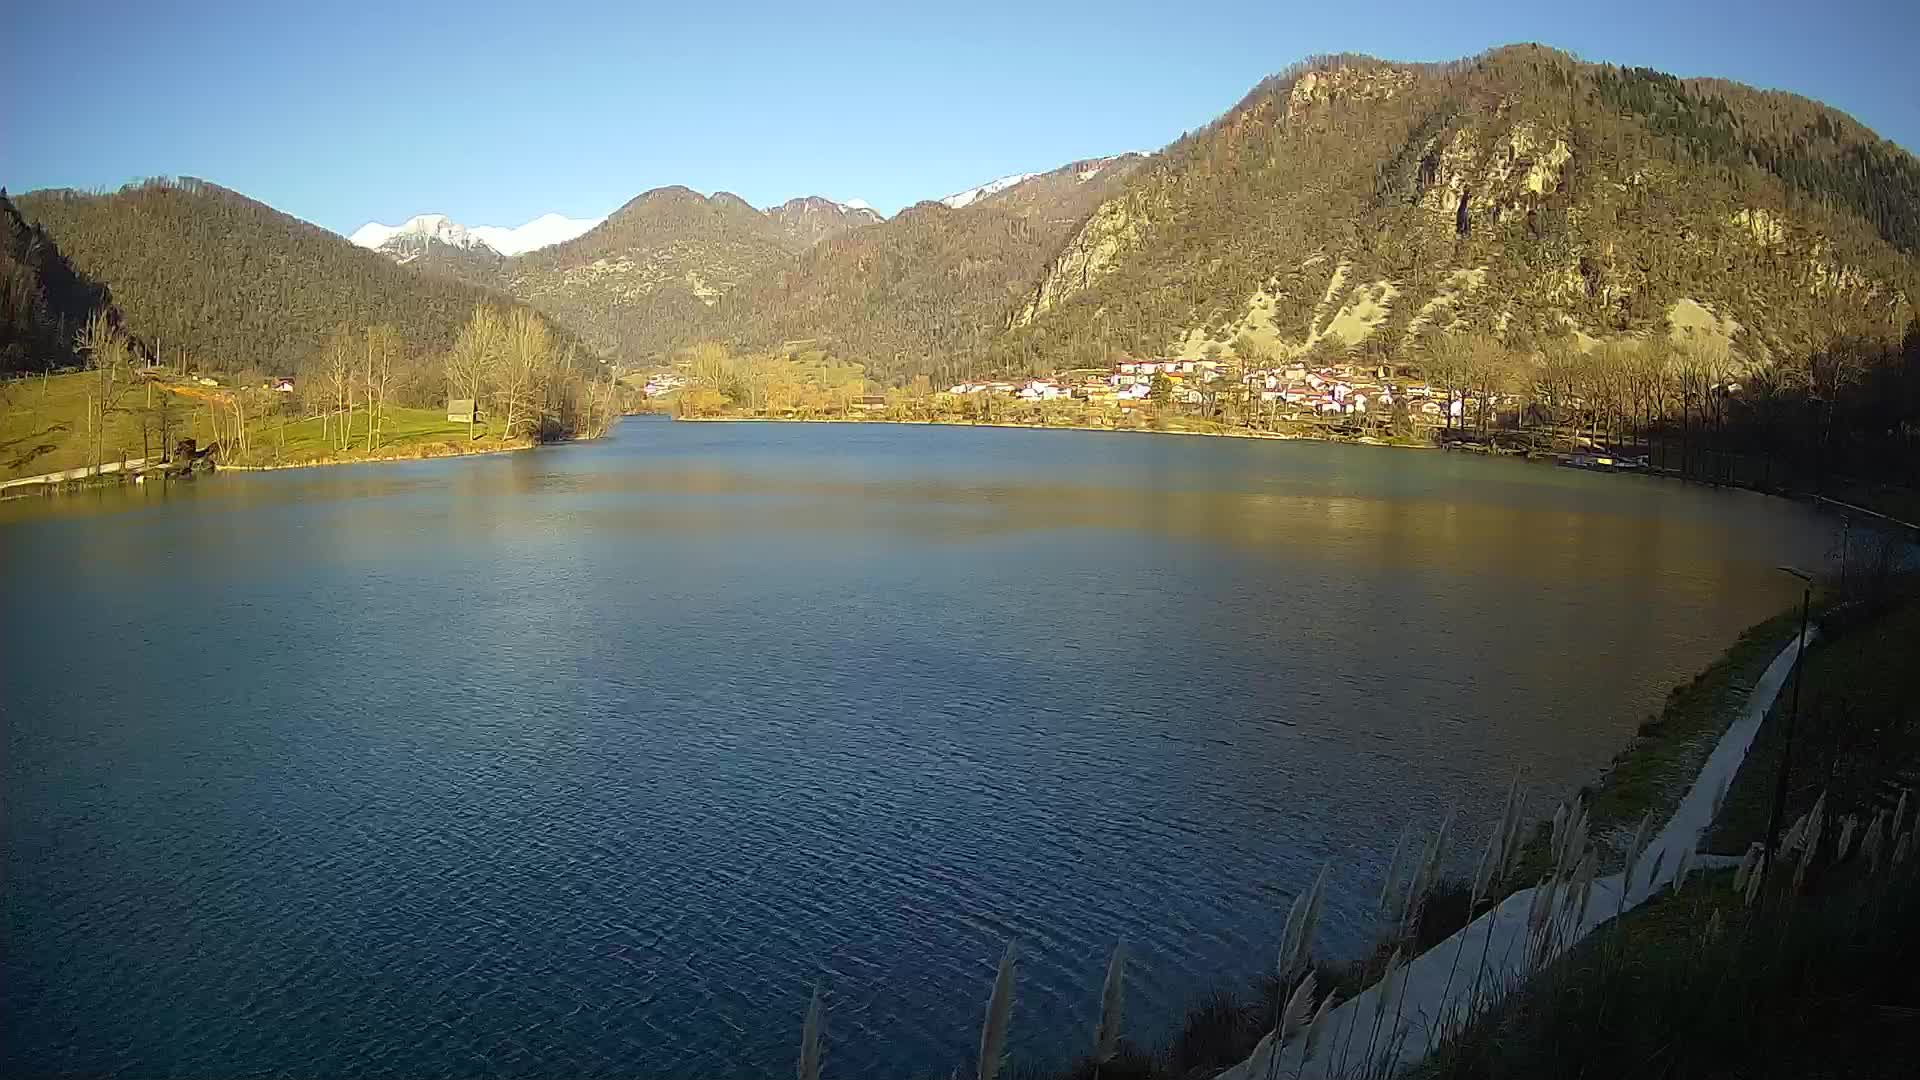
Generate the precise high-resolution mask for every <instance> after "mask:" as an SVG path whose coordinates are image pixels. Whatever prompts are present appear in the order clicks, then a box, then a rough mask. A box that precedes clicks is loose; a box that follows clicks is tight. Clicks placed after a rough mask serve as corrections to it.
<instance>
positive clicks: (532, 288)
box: [500, 187, 807, 361]
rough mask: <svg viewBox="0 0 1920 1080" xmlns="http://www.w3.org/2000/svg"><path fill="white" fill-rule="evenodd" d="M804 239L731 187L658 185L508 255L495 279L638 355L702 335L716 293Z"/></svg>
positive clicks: (631, 356) (626, 353) (789, 255)
mask: <svg viewBox="0 0 1920 1080" xmlns="http://www.w3.org/2000/svg"><path fill="white" fill-rule="evenodd" d="M806 244H807V241H806V240H804V239H801V238H799V237H796V236H794V235H791V234H790V233H789V231H788V230H787V229H785V228H783V227H782V223H781V222H779V221H776V220H775V219H774V218H773V217H772V216H770V215H768V214H764V213H762V212H760V211H759V210H756V209H754V208H753V207H752V206H749V205H747V203H746V202H745V200H743V199H741V198H740V197H738V196H736V195H732V194H729V193H727V192H724V191H723V192H718V193H716V194H714V195H713V196H712V197H711V198H708V197H706V196H703V195H701V194H699V193H698V192H695V191H691V190H689V189H687V188H684V187H665V188H656V189H655V190H652V191H649V192H646V193H645V194H643V195H640V196H639V197H637V198H635V199H633V200H632V201H630V202H628V203H627V204H626V205H625V206H622V207H621V208H620V209H618V210H616V211H614V213H613V214H612V215H611V216H609V217H608V218H607V220H605V221H603V222H601V223H600V224H599V225H597V226H595V227H594V228H592V229H590V230H588V231H587V232H586V233H584V234H582V235H580V236H578V237H576V238H574V239H572V240H569V241H567V242H566V243H564V244H556V245H554V246H552V247H548V248H541V249H540V250H538V251H533V252H529V253H527V254H526V255H522V256H520V257H518V258H514V259H508V260H507V261H506V262H505V263H504V264H503V265H502V268H501V271H500V272H501V275H502V276H501V279H500V281H501V284H502V286H503V287H505V288H506V289H507V290H509V291H511V292H512V293H513V294H514V295H515V296H518V297H520V298H521V299H523V300H526V301H527V302H529V303H531V304H533V305H534V306H536V307H538V308H539V309H540V310H542V311H545V312H547V313H548V314H549V315H552V316H554V317H555V318H557V319H559V320H560V321H561V322H563V323H566V324H567V325H568V326H571V327H574V328H575V329H577V330H578V331H579V332H580V333H581V334H582V335H584V336H585V337H586V339H587V341H588V342H590V343H592V344H593V345H594V346H595V347H597V348H599V349H601V350H603V351H606V352H609V353H611V354H614V355H616V356H618V357H620V358H621V359H623V360H627V361H637V360H639V359H640V358H642V357H645V356H647V355H649V354H653V353H657V352H660V351H662V350H664V349H667V348H670V347H672V346H674V345H676V344H682V343H684V342H687V341H690V340H693V339H695V338H698V337H700V336H702V335H703V334H704V333H706V332H707V331H708V329H709V328H710V327H711V325H712V323H713V314H712V309H713V306H714V305H715V304H716V303H717V302H718V301H719V300H720V298H721V297H723V296H725V295H726V294H727V293H729V292H731V291H732V290H733V289H735V288H737V287H739V286H740V285H741V284H742V283H743V282H746V281H748V280H751V279H753V278H754V277H755V276H756V275H759V274H762V273H765V272H770V271H772V270H773V269H774V268H776V267H779V266H782V265H785V264H786V263H788V262H789V261H791V260H792V259H793V258H794V257H795V255H796V254H797V253H798V252H799V251H801V250H803V249H804V248H805V247H806Z"/></svg>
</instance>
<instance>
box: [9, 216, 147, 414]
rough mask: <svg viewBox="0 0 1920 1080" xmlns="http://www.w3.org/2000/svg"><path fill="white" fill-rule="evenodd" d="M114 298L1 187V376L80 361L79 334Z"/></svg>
mask: <svg viewBox="0 0 1920 1080" xmlns="http://www.w3.org/2000/svg"><path fill="white" fill-rule="evenodd" d="M112 300H113V296H112V293H111V292H110V291H109V290H108V289H107V287H106V286H105V285H102V284H100V283H99V282H97V281H94V280H93V279H91V278H89V277H88V276H87V275H85V274H83V273H81V272H80V271H78V270H75V269H74V268H73V265H72V264H71V263H69V262H68V261H67V257H66V256H65V255H63V254H62V253H61V251H60V246H59V244H57V243H56V242H55V241H54V239H53V238H52V237H51V236H48V235H47V232H46V230H45V229H42V228H40V227H39V226H37V225H33V224H30V223H28V222H27V220H26V219H25V218H23V217H21V216H20V211H19V209H18V208H17V207H15V206H14V204H13V200H12V199H11V198H9V197H8V196H7V193H6V191H5V190H4V189H0V376H4V375H12V374H16V373H19V372H28V371H46V370H49V369H52V368H63V367H73V366H76V365H77V364H78V363H79V362H80V356H79V354H78V351H77V350H76V349H75V347H74V343H73V339H74V335H75V334H76V333H78V332H79V330H80V328H81V327H82V326H85V325H86V322H87V318H88V316H90V315H92V314H93V313H94V312H95V311H98V310H100V309H102V308H105V309H107V310H109V311H110V312H111V311H112ZM113 317H114V318H115V319H117V318H118V315H117V314H115V315H113Z"/></svg>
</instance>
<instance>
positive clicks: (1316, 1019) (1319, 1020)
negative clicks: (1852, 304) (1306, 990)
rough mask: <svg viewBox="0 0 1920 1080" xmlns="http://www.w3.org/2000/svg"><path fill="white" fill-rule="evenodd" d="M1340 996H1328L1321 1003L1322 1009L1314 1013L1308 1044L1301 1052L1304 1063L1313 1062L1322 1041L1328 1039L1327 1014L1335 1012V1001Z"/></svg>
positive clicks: (1309, 1028)
mask: <svg viewBox="0 0 1920 1080" xmlns="http://www.w3.org/2000/svg"><path fill="white" fill-rule="evenodd" d="M1339 996H1340V995H1338V994H1328V995H1327V996H1326V999H1325V1000H1324V1001H1322V1002H1320V1008H1318V1009H1316V1010H1315V1011H1314V1014H1313V1022H1312V1023H1310V1024H1308V1025H1307V1041H1306V1044H1305V1045H1304V1046H1303V1047H1302V1048H1301V1051H1300V1053H1301V1059H1300V1060H1301V1061H1302V1062H1306V1061H1311V1060H1313V1053H1314V1051H1315V1050H1318V1049H1320V1040H1321V1039H1324V1038H1326V1034H1327V1014H1329V1013H1331V1012H1333V1002H1334V999H1335V998H1337V997H1339Z"/></svg>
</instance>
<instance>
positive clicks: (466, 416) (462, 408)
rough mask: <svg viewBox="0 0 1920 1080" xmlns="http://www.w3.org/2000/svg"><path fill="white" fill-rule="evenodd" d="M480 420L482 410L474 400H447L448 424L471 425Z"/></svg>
mask: <svg viewBox="0 0 1920 1080" xmlns="http://www.w3.org/2000/svg"><path fill="white" fill-rule="evenodd" d="M479 419H480V408H479V406H478V405H476V404H474V400H473V399H472V398H448V399H447V423H449V424H471V423H474V422H476V421H478V420H479Z"/></svg>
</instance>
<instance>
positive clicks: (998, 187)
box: [940, 173, 1040, 210]
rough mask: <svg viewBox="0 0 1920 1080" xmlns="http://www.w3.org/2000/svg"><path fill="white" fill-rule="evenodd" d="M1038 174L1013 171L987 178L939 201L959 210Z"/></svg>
mask: <svg viewBox="0 0 1920 1080" xmlns="http://www.w3.org/2000/svg"><path fill="white" fill-rule="evenodd" d="M1039 175H1040V174H1039V173H1015V174H1014V175H1012V176H1003V177H1001V178H1000V179H998V180H989V181H987V182H986V183H984V184H981V185H980V186H979V187H974V188H968V189H967V190H965V191H962V192H958V193H956V194H953V195H949V196H947V197H946V198H944V199H941V200H940V202H941V203H942V204H944V205H946V206H948V207H950V208H952V209H954V210H961V209H964V208H966V207H968V206H970V205H972V204H973V203H975V202H978V201H979V200H981V199H984V198H986V197H987V196H989V195H998V194H999V193H1001V192H1003V191H1005V190H1007V189H1008V188H1010V187H1012V186H1013V185H1015V184H1018V183H1023V182H1025V181H1028V180H1031V179H1033V178H1034V177H1036V176H1039Z"/></svg>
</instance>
